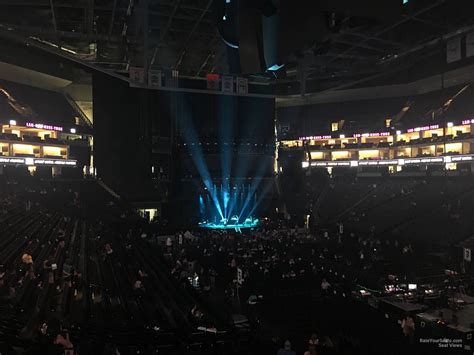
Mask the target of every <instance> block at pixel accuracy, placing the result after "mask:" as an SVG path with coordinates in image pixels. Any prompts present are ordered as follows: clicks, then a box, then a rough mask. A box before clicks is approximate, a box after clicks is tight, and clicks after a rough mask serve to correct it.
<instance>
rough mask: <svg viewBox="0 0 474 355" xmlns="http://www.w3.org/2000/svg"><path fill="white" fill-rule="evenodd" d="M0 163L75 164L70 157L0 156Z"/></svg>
mask: <svg viewBox="0 0 474 355" xmlns="http://www.w3.org/2000/svg"><path fill="white" fill-rule="evenodd" d="M0 164H16V165H45V166H76V165H77V161H76V160H70V159H43V158H38V159H37V158H15V157H12V158H9V157H0Z"/></svg>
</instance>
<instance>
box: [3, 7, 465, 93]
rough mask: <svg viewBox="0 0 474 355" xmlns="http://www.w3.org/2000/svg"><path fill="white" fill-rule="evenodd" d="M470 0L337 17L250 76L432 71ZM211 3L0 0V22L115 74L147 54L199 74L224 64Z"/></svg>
mask: <svg viewBox="0 0 474 355" xmlns="http://www.w3.org/2000/svg"><path fill="white" fill-rule="evenodd" d="M214 1H217V0H214ZM222 1H223V0H222ZM400 1H401V0H400ZM472 3H473V1H468V0H410V1H409V2H408V4H406V5H405V8H404V10H403V15H402V16H401V17H398V18H396V19H391V20H387V21H385V22H384V23H380V22H379V23H368V22H357V21H353V19H351V18H350V17H346V18H342V20H341V22H340V26H339V27H340V28H339V30H338V32H336V33H334V34H333V35H331V36H330V37H328V38H327V41H325V42H324V43H309V44H308V46H307V47H306V48H304V49H303V50H302V51H301V52H300V53H297V54H295V55H294V56H292V57H291V59H290V61H289V63H287V66H286V68H285V69H284V70H282V71H281V72H277V73H260V74H257V75H253V76H251V80H253V81H257V82H262V83H276V84H277V86H276V87H279V89H278V92H279V93H283V94H286V93H288V94H290V93H294V92H293V91H298V90H301V82H302V81H304V82H305V83H307V84H306V88H307V91H308V92H310V91H318V90H324V89H328V88H337V87H348V86H351V85H356V84H359V85H360V83H361V82H365V81H369V80H370V81H371V82H374V80H377V78H381V80H387V77H390V76H391V78H392V80H393V79H394V78H398V79H399V80H400V75H402V74H400V73H401V72H403V71H406V72H407V73H408V72H410V71H411V72H413V67H414V66H417V67H420V68H423V69H424V70H425V71H426V67H432V68H433V70H434V71H436V70H439V68H440V67H439V65H440V64H439V63H441V62H442V61H443V60H442V58H445V52H443V50H444V49H443V48H445V46H446V40H447V39H448V38H449V37H450V36H457V35H463V34H465V33H468V32H471V31H473V30H474V16H472V10H473V7H474V4H472ZM212 5H213V0H140V1H137V0H69V1H66V0H34V1H32V0H30V1H25V0H0V25H1V27H0V29H3V31H9V32H11V33H15V35H18V36H21V37H24V38H28V39H29V40H34V41H37V42H38V43H41V44H42V45H46V46H50V47H51V48H52V49H55V50H57V51H58V52H61V53H62V55H67V56H72V57H74V58H76V59H78V60H81V61H86V62H88V63H89V64H92V65H96V66H99V67H101V68H105V69H107V70H112V71H114V72H116V73H126V72H127V70H128V68H129V66H143V65H144V63H145V62H147V63H148V65H149V66H150V67H152V68H157V69H158V68H178V69H179V73H180V76H182V77H187V78H200V77H204V76H205V74H206V73H209V72H217V73H227V72H228V71H229V69H228V68H229V66H228V65H227V62H228V54H227V49H226V46H225V44H224V43H223V42H222V40H221V38H220V36H219V34H218V31H217V29H216V26H215V24H214V16H213V12H212V10H213V6H212ZM443 53H444V54H443ZM440 58H441V59H440ZM303 79H304V80H303Z"/></svg>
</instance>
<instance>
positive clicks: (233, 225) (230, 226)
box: [199, 218, 260, 232]
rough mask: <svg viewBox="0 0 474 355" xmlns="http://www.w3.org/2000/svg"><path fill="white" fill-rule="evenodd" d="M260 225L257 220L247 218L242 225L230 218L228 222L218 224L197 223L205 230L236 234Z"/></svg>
mask: <svg viewBox="0 0 474 355" xmlns="http://www.w3.org/2000/svg"><path fill="white" fill-rule="evenodd" d="M259 224H260V221H259V220H258V219H257V218H255V219H254V218H247V219H246V220H245V221H244V222H243V223H238V221H237V220H235V219H233V218H231V220H230V221H227V220H221V221H220V222H208V221H204V222H201V223H199V227H200V228H205V229H218V230H235V231H237V232H239V231H241V230H242V229H249V228H255V227H257V226H258V225H259Z"/></svg>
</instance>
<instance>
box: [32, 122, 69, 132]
mask: <svg viewBox="0 0 474 355" xmlns="http://www.w3.org/2000/svg"><path fill="white" fill-rule="evenodd" d="M26 127H29V128H38V129H45V130H48V131H58V132H62V131H63V127H59V126H52V125H49V124H43V123H33V122H26Z"/></svg>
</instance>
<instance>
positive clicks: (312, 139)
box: [299, 136, 332, 141]
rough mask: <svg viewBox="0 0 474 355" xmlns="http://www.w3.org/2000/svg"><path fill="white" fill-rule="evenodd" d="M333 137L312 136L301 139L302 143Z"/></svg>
mask: <svg viewBox="0 0 474 355" xmlns="http://www.w3.org/2000/svg"><path fill="white" fill-rule="evenodd" d="M331 138H332V137H331V136H310V137H300V138H299V140H300V141H310V140H311V141H315V140H318V139H331Z"/></svg>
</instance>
